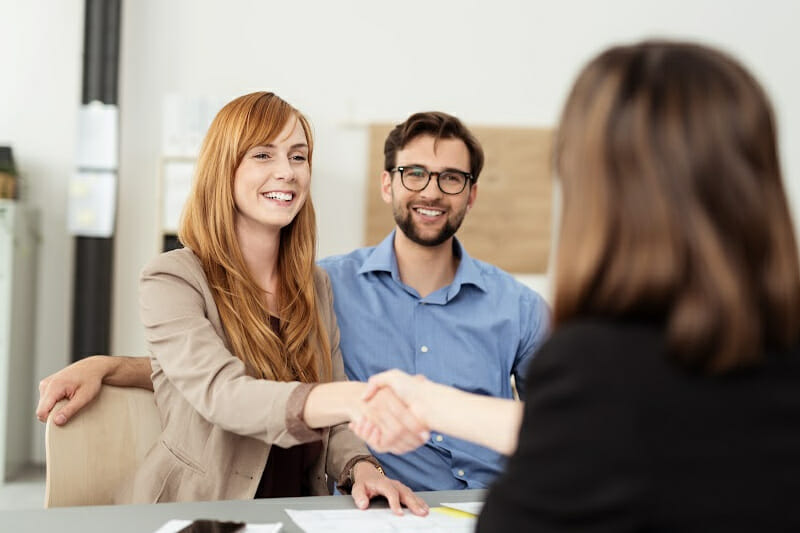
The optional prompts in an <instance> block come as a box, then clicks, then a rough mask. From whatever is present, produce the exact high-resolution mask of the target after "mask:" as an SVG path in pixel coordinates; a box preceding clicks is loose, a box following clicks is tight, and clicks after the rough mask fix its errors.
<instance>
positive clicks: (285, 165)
mask: <svg viewBox="0 0 800 533" xmlns="http://www.w3.org/2000/svg"><path fill="white" fill-rule="evenodd" d="M273 171H274V172H275V178H276V179H279V180H284V181H294V179H295V174H294V168H293V167H292V162H291V161H289V159H288V158H286V159H283V158H278V160H277V161H275V166H274V167H273Z"/></svg>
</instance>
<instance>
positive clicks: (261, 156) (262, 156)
mask: <svg viewBox="0 0 800 533" xmlns="http://www.w3.org/2000/svg"><path fill="white" fill-rule="evenodd" d="M253 157H254V158H256V159H269V158H270V155H269V154H268V153H266V152H259V153H257V154H255V155H253Z"/></svg>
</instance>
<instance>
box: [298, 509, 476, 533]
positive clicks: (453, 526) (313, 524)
mask: <svg viewBox="0 0 800 533" xmlns="http://www.w3.org/2000/svg"><path fill="white" fill-rule="evenodd" d="M439 509H441V508H439V507H434V508H432V509H431V512H430V513H429V514H428V516H426V517H420V516H416V515H413V514H411V512H410V511H408V510H407V509H404V511H405V514H404V515H403V516H397V515H395V514H394V513H393V512H392V511H391V510H389V509H369V510H366V511H360V510H358V509H347V510H334V511H295V510H292V509H286V514H288V515H289V518H291V519H292V520H294V522H295V523H296V524H297V525H298V526H299V527H300V528H302V530H303V531H305V532H306V533H318V532H319V533H322V532H342V533H344V532H347V533H353V532H364V533H403V532H405V531H409V532H414V533H418V532H421V533H472V532H473V531H475V525H476V524H477V519H476V518H473V517H468V516H453V515H452V514H450V513H445V512H439V511H438V510H439Z"/></svg>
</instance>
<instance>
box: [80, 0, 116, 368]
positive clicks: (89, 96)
mask: <svg viewBox="0 0 800 533" xmlns="http://www.w3.org/2000/svg"><path fill="white" fill-rule="evenodd" d="M120 10H121V0H86V19H85V26H84V41H83V43H84V45H83V95H82V104H84V105H86V104H88V103H90V102H93V101H99V102H101V103H103V104H111V105H117V80H118V72H119V35H120V17H121V13H120ZM105 170H114V171H116V169H105ZM113 254H114V239H113V237H109V238H101V237H81V236H78V237H76V238H75V286H74V295H73V310H72V311H73V322H72V360H73V361H77V360H78V359H82V358H83V357H86V356H89V355H92V354H97V353H101V354H103V353H109V345H110V337H111V289H112V287H111V283H112V272H113Z"/></svg>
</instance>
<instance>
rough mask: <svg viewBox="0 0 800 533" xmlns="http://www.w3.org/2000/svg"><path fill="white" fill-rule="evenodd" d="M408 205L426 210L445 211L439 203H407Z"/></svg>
mask: <svg viewBox="0 0 800 533" xmlns="http://www.w3.org/2000/svg"><path fill="white" fill-rule="evenodd" d="M408 205H409V206H413V207H422V208H426V209H439V210H441V211H445V210H446V208H445V206H444V205H442V204H440V203H439V202H408Z"/></svg>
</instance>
